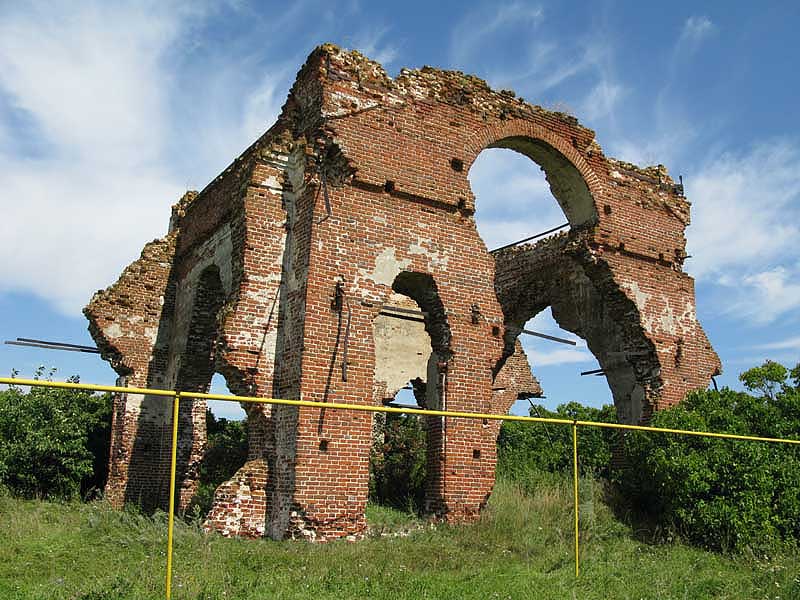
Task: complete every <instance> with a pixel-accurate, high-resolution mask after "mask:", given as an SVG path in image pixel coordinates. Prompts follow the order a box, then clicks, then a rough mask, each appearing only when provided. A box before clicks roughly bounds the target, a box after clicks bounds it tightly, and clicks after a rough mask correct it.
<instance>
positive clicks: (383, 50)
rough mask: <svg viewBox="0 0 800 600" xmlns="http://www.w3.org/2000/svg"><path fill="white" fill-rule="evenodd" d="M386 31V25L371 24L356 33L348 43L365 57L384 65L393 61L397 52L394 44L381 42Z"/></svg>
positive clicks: (387, 30)
mask: <svg viewBox="0 0 800 600" xmlns="http://www.w3.org/2000/svg"><path fill="white" fill-rule="evenodd" d="M387 33H389V28H388V27H376V26H373V27H370V28H369V29H365V30H362V31H361V32H359V33H357V34H356V35H355V36H354V37H353V41H352V42H351V43H350V45H352V47H353V48H354V49H356V50H358V51H359V52H361V54H363V55H364V56H366V57H367V58H371V59H372V60H374V61H377V62H378V63H380V64H381V65H383V66H384V67H386V66H387V65H390V64H391V63H393V62H394V61H395V59H396V58H397V56H398V54H399V52H398V50H397V47H396V46H393V45H391V44H386V43H382V41H383V39H384V38H385V37H386V34H387Z"/></svg>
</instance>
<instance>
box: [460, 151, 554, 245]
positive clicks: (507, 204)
mask: <svg viewBox="0 0 800 600" xmlns="http://www.w3.org/2000/svg"><path fill="white" fill-rule="evenodd" d="M468 178H469V182H470V186H471V187H472V191H473V193H474V194H475V224H476V226H477V227H478V232H479V233H480V235H481V237H482V238H483V240H484V242H486V245H487V247H488V248H489V249H492V248H498V247H500V246H503V245H505V244H510V243H512V242H515V241H517V240H521V239H523V238H526V237H528V236H531V235H535V234H537V233H540V232H542V231H547V230H548V229H552V228H553V227H557V226H559V225H561V224H563V223H564V222H565V221H566V220H567V219H566V218H565V215H564V212H563V211H562V210H561V208H560V207H559V205H558V203H557V202H556V201H555V198H554V197H553V194H552V193H551V191H550V185H549V184H548V183H547V179H546V178H545V173H544V172H543V171H542V170H541V169H540V168H539V166H538V165H537V163H535V162H534V161H532V160H531V159H530V158H528V157H527V156H525V155H523V154H520V153H519V152H516V151H514V150H509V149H504V148H489V149H487V150H484V151H483V152H481V153H480V154H479V155H478V157H477V158H476V159H475V162H473V163H472V166H471V167H470V169H469V174H468Z"/></svg>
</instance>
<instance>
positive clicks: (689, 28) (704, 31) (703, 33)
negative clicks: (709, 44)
mask: <svg viewBox="0 0 800 600" xmlns="http://www.w3.org/2000/svg"><path fill="white" fill-rule="evenodd" d="M715 29H716V26H715V25H714V24H713V23H712V22H711V19H709V18H708V17H705V16H691V17H689V18H688V19H686V21H685V22H684V23H683V29H682V30H681V35H680V38H679V41H678V45H679V46H681V47H682V46H683V45H684V44H686V43H697V42H700V41H702V40H704V39H705V38H707V37H708V36H709V35H711V34H712V33H713V32H714V30H715Z"/></svg>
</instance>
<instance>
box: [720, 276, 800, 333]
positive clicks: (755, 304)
mask: <svg viewBox="0 0 800 600" xmlns="http://www.w3.org/2000/svg"><path fill="white" fill-rule="evenodd" d="M718 283H719V284H720V285H722V286H723V287H724V288H725V290H726V295H727V298H728V301H727V302H726V303H725V304H724V305H723V306H724V308H723V312H727V313H732V314H734V315H737V316H739V317H741V318H744V319H746V320H747V321H748V322H750V323H753V324H755V325H766V324H769V323H772V322H774V321H775V320H776V319H778V318H779V317H782V316H784V315H786V314H787V313H790V312H792V311H795V310H797V309H799V308H800V271H796V270H791V269H787V268H786V267H783V266H777V267H772V268H770V269H768V270H765V271H758V272H753V273H750V274H745V275H741V276H738V277H734V276H730V275H725V276H723V277H721V278H720V279H719V280H718Z"/></svg>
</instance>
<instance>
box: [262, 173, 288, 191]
mask: <svg viewBox="0 0 800 600" xmlns="http://www.w3.org/2000/svg"><path fill="white" fill-rule="evenodd" d="M261 185H263V186H264V187H266V188H269V189H270V190H271V191H273V192H281V191H283V188H282V186H281V184H280V182H279V181H278V178H277V177H275V175H270V176H269V177H265V178H264V181H262V182H261Z"/></svg>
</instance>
